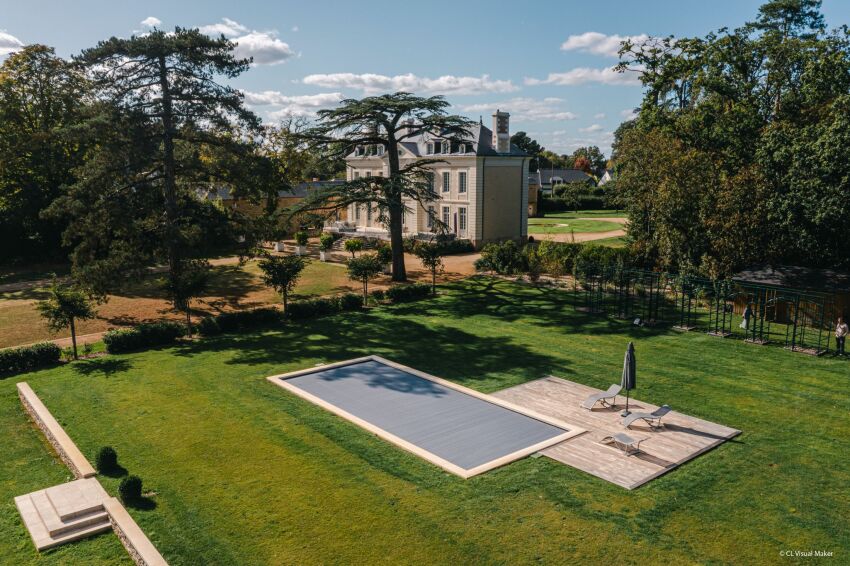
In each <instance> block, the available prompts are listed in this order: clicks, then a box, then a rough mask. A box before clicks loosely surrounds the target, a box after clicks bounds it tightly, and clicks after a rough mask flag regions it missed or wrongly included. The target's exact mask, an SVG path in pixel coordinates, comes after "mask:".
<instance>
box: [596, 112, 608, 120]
mask: <svg viewBox="0 0 850 566" xmlns="http://www.w3.org/2000/svg"><path fill="white" fill-rule="evenodd" d="M593 117H594V118H596V119H597V120H604V119H605V112H600V113H599V114H594V115H593Z"/></svg>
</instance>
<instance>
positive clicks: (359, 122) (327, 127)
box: [293, 92, 472, 281]
mask: <svg viewBox="0 0 850 566" xmlns="http://www.w3.org/2000/svg"><path fill="white" fill-rule="evenodd" d="M448 106H449V103H448V102H446V100H445V99H444V98H443V97H441V96H432V97H429V98H423V97H419V96H414V95H412V94H410V93H406V92H397V93H395V94H385V95H381V96H371V97H367V98H363V99H360V100H355V99H348V100H343V101H342V102H341V103H340V106H339V108H336V109H333V110H320V111H319V118H318V125H317V126H315V127H314V128H311V129H310V130H308V131H307V132H305V135H304V139H305V140H306V141H307V142H308V143H310V144H311V145H312V146H313V147H314V148H316V149H319V150H321V151H322V152H323V153H324V154H325V155H327V156H329V157H331V158H333V157H336V158H339V157H341V156H347V155H349V154H350V153H352V152H353V151H355V149H356V148H358V147H364V146H367V147H375V146H383V148H384V149H385V151H384V156H385V157H384V159H385V160H386V162H387V170H388V175H387V176H386V177H378V176H372V177H361V178H359V179H355V180H352V181H347V182H346V183H344V184H342V185H340V186H338V187H332V188H330V189H328V190H326V191H321V192H316V193H314V195H313V196H312V198H309V199H306V200H305V201H304V202H303V203H302V204H301V205H300V206H298V207H297V208H296V209H295V210H294V211H293V212H303V211H306V210H316V209H327V208H333V209H339V208H345V207H347V206H348V205H350V204H359V205H365V204H370V203H371V205H372V206H373V207H375V208H376V209H377V211H378V215H379V219H380V220H381V221H382V222H383V223H385V224H386V225H387V227H388V228H389V234H390V243H391V245H392V250H393V275H392V277H393V280H394V281H405V280H406V279H407V272H406V270H405V266H404V245H403V241H402V218H403V214H404V212H405V207H406V204H405V200H408V201H413V203H415V205H416V206H427V203H428V202H432V201H435V200H437V199H438V195H437V194H436V193H435V192H434V189H433V188H432V187H431V183H430V182H429V176H430V175H431V173H432V171H431V169H430V168H429V165H433V164H435V163H440V162H441V160H440V159H419V160H416V161H413V162H410V163H407V164H405V165H402V164H401V162H400V159H399V149H400V144H401V143H402V142H404V141H405V140H409V139H412V138H415V137H417V136H419V135H421V134H422V133H428V134H430V135H432V136H433V137H434V138H436V139H438V140H444V141H447V142H449V143H460V142H463V141H465V140H466V141H468V138H469V132H468V129H469V128H470V127H471V126H472V122H470V121H469V120H467V119H466V118H463V117H461V116H455V115H450V114H448V112H447V111H446V108H447V107H448Z"/></svg>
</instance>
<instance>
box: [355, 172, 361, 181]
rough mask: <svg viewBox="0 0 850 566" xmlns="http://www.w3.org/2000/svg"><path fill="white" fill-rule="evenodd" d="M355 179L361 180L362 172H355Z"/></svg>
mask: <svg viewBox="0 0 850 566" xmlns="http://www.w3.org/2000/svg"><path fill="white" fill-rule="evenodd" d="M354 178H355V179H359V178H360V171H355V172H354Z"/></svg>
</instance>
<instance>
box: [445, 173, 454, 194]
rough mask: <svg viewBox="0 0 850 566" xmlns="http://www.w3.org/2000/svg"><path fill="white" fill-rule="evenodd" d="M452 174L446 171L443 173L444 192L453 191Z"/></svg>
mask: <svg viewBox="0 0 850 566" xmlns="http://www.w3.org/2000/svg"><path fill="white" fill-rule="evenodd" d="M451 181H452V174H451V173H449V172H448V171H446V172H445V173H443V192H444V193H447V192H449V191H450V190H451V188H452V186H451Z"/></svg>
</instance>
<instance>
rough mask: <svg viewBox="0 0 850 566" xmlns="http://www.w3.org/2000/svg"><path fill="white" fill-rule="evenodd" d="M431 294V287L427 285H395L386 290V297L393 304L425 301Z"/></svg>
mask: <svg viewBox="0 0 850 566" xmlns="http://www.w3.org/2000/svg"><path fill="white" fill-rule="evenodd" d="M430 294H431V286H430V285H428V284H427V283H412V284H410V285H393V286H392V287H390V288H389V289H387V290H386V292H385V295H386V297H387V299H389V300H390V301H391V302H393V303H404V302H407V301H415V300H417V299H423V298H425V297H427V296H429V295H430Z"/></svg>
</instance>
